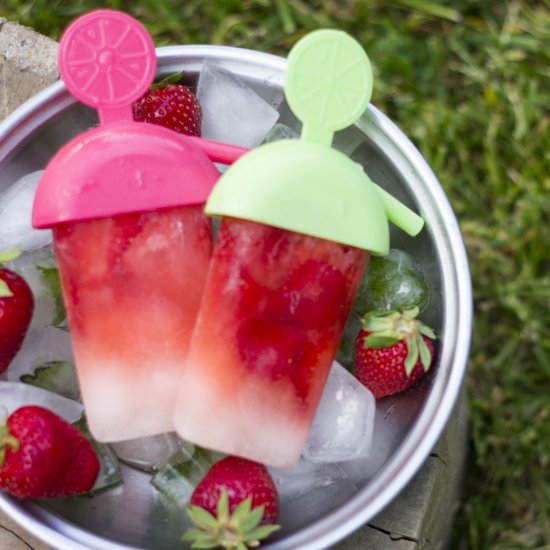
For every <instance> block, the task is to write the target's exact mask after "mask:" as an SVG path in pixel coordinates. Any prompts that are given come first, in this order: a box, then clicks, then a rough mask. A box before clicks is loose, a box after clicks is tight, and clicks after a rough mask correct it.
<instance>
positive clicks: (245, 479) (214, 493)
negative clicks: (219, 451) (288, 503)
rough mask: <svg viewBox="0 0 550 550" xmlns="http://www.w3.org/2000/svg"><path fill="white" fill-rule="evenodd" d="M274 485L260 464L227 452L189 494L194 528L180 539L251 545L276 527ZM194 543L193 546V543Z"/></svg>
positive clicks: (195, 542)
mask: <svg viewBox="0 0 550 550" xmlns="http://www.w3.org/2000/svg"><path fill="white" fill-rule="evenodd" d="M278 512H279V505H278V496H277V489H276V487H275V483H274V481H273V478H272V477H271V475H270V474H269V472H268V471H267V469H266V467H265V466H264V465H263V464H259V463H257V462H252V461H250V460H247V459H244V458H239V457H236V456H228V457H226V458H224V459H222V460H220V461H219V462H217V463H216V464H214V465H213V466H212V467H211V468H210V470H208V472H207V473H206V475H205V476H204V478H203V479H202V481H201V482H200V483H199V484H198V485H197V487H196V488H195V491H194V492H193V495H192V496H191V506H190V508H189V510H188V514H189V517H190V518H191V519H192V520H193V522H194V523H195V524H196V525H197V528H192V529H189V531H188V532H187V533H186V534H185V535H184V537H183V540H187V541H193V542H194V544H193V545H192V546H193V547H199V546H198V544H199V541H200V544H206V543H208V544H211V546H202V545H201V546H200V548H214V547H215V546H222V547H223V548H236V549H239V550H240V549H242V548H247V547H250V548H253V547H256V546H258V545H259V541H260V540H261V539H264V538H266V537H268V536H269V535H270V534H271V533H273V532H274V531H275V530H277V529H278V528H279V526H278V525H272V524H271V523H272V522H274V521H276V519H277V516H278ZM195 545H197V546H195Z"/></svg>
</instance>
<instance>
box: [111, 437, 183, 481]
mask: <svg viewBox="0 0 550 550" xmlns="http://www.w3.org/2000/svg"><path fill="white" fill-rule="evenodd" d="M183 445H184V441H183V440H182V439H180V438H179V437H178V436H177V435H176V434H175V433H166V434H158V435H153V436H149V437H140V438H137V439H129V440H127V441H117V442H116V443H111V447H112V448H113V450H114V451H115V454H116V455H117V457H118V458H119V460H120V461H121V462H124V463H125V464H128V465H129V466H133V467H134V468H138V469H139V470H144V471H146V472H156V471H157V470H159V469H160V468H162V467H163V466H165V465H166V464H167V463H168V460H169V459H170V457H171V456H172V455H173V454H174V453H175V452H176V451H178V450H179V449H180V448H181V447H182V446H183Z"/></svg>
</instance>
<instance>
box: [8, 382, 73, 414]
mask: <svg viewBox="0 0 550 550" xmlns="http://www.w3.org/2000/svg"><path fill="white" fill-rule="evenodd" d="M26 405H37V406H39V407H44V408H45V409H49V410H50V411H52V412H54V413H55V414H57V415H59V416H61V417H62V418H64V419H65V420H67V421H68V422H71V423H73V422H76V421H77V420H80V418H81V416H82V413H83V412H84V407H83V406H82V405H81V404H80V403H78V402H77V401H73V400H72V399H67V398H66V397H63V396H61V395H58V394H56V393H53V392H51V391H48V390H44V389H42V388H37V387H35V386H30V385H29V384H24V383H23V382H5V381H1V382H0V409H3V411H2V413H7V414H8V415H10V414H11V413H12V412H14V411H15V410H17V409H19V408H20V407H24V406H26Z"/></svg>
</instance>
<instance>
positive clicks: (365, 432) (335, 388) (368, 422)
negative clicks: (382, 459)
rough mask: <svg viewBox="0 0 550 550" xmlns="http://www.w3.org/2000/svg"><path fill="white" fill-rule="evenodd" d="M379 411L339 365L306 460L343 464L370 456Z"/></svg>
mask: <svg viewBox="0 0 550 550" xmlns="http://www.w3.org/2000/svg"><path fill="white" fill-rule="evenodd" d="M375 411H376V403H375V398H374V395H373V394H372V393H371V392H370V391H369V390H368V389H367V388H365V386H363V384H361V382H359V380H357V378H356V377H355V376H353V375H352V374H351V373H349V372H348V371H347V370H346V369H345V368H344V367H342V366H341V365H340V364H339V363H337V362H336V361H335V362H334V363H333V364H332V368H331V370H330V374H329V377H328V379H327V383H326V385H325V388H324V390H323V395H322V397H321V401H320V403H319V407H318V408H317V412H316V414H315V420H314V421H313V425H312V427H311V430H310V432H309V436H308V439H307V441H306V445H305V448H304V452H303V456H304V458H306V459H307V460H310V461H312V462H342V461H346V460H353V459H355V458H359V457H364V456H367V455H368V454H369V453H370V449H371V446H372V437H373V432H374V414H375Z"/></svg>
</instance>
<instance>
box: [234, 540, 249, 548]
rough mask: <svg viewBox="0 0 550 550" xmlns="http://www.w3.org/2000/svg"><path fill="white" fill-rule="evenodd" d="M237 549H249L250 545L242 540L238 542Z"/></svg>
mask: <svg viewBox="0 0 550 550" xmlns="http://www.w3.org/2000/svg"><path fill="white" fill-rule="evenodd" d="M235 549H236V550H247V549H248V546H247V545H246V544H245V543H244V542H242V541H239V542H237V546H236V547H235Z"/></svg>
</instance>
